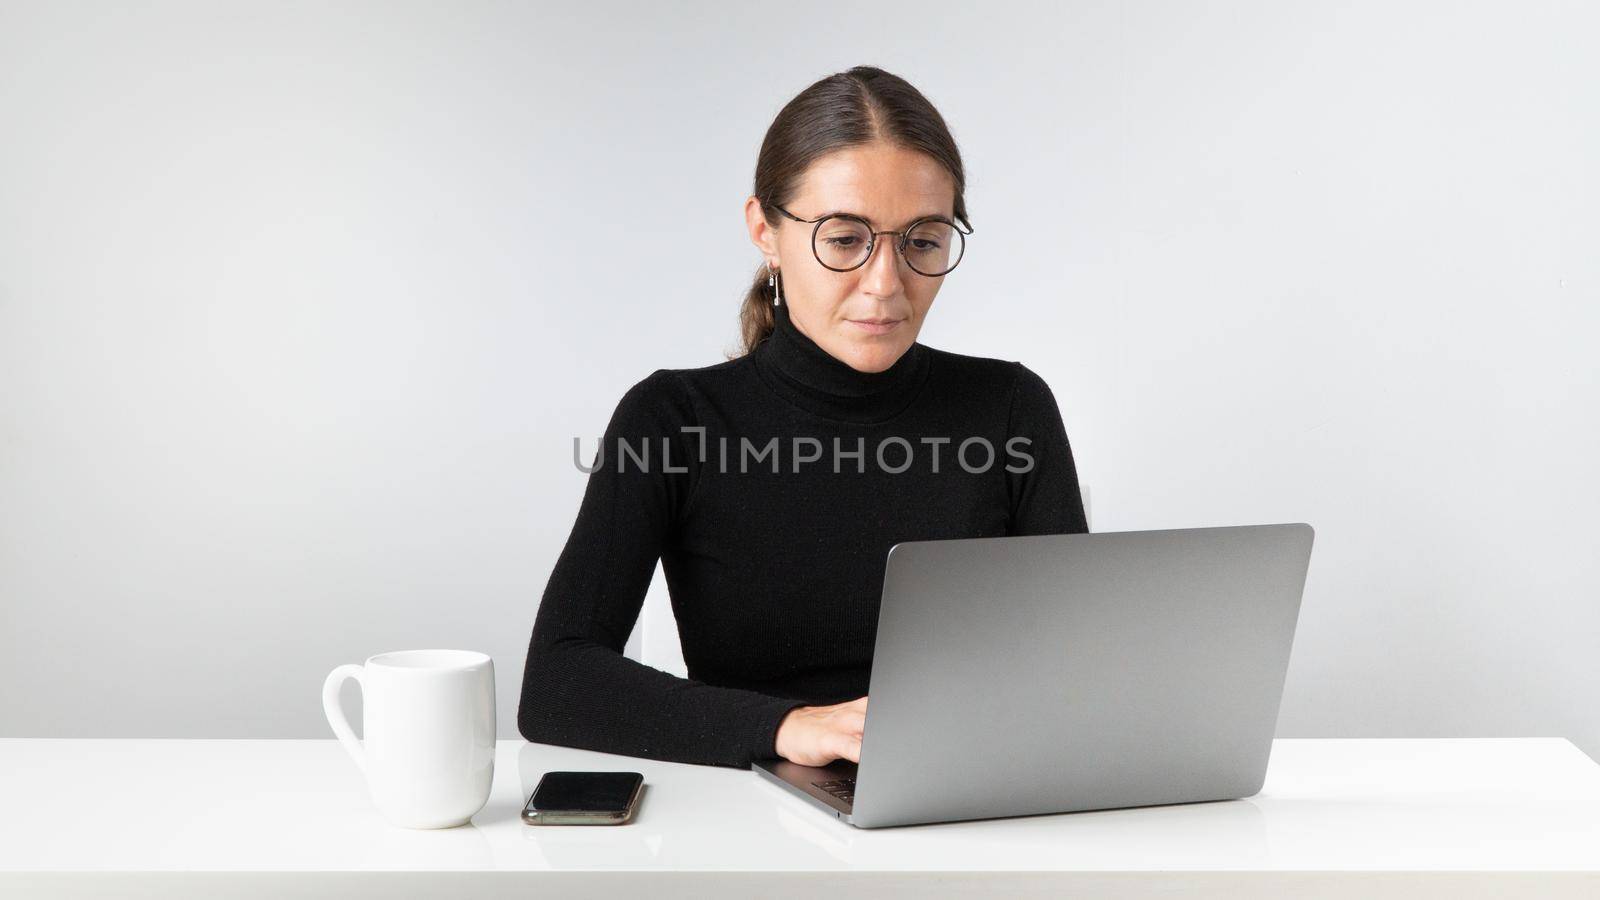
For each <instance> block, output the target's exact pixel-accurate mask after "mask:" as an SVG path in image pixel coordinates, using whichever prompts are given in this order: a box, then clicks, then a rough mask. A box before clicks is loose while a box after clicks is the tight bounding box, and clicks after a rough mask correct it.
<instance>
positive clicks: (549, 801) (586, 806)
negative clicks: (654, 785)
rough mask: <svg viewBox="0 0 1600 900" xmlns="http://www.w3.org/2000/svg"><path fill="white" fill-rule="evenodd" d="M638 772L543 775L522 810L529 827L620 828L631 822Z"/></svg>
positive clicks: (639, 780)
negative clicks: (618, 826) (612, 826)
mask: <svg viewBox="0 0 1600 900" xmlns="http://www.w3.org/2000/svg"><path fill="white" fill-rule="evenodd" d="M643 788H644V776H643V775H641V774H640V773H638V772H546V773H544V775H543V776H542V777H540V779H539V784H538V786H537V787H535V788H534V789H533V795H532V796H530V797H529V798H528V805H527V806H525V807H523V808H522V821H524V822H527V823H528V824H529V825H621V824H623V823H625V822H627V821H628V820H629V819H631V818H633V811H634V809H636V808H637V807H638V805H639V793H640V792H641V791H642V790H643Z"/></svg>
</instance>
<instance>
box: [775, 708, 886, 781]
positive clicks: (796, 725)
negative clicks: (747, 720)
mask: <svg viewBox="0 0 1600 900" xmlns="http://www.w3.org/2000/svg"><path fill="white" fill-rule="evenodd" d="M866 723H867V698H866V697H857V698H856V699H854V700H851V701H850V702H848V703H836V704H834V705H833V706H798V707H795V708H794V709H791V710H789V713H788V715H786V716H784V717H783V721H782V722H780V723H779V724H778V737H777V741H776V747H775V748H774V749H776V750H777V751H778V755H779V756H781V757H783V758H784V759H787V760H789V761H790V762H794V763H799V764H800V765H802V766H825V765H827V764H828V763H831V762H833V761H834V760H836V759H848V760H849V761H851V762H853V763H859V762H861V731H862V729H863V728H864V727H865V725H866Z"/></svg>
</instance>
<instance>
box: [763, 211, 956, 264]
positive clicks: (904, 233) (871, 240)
mask: <svg viewBox="0 0 1600 900" xmlns="http://www.w3.org/2000/svg"><path fill="white" fill-rule="evenodd" d="M770 205H771V206H772V208H773V209H775V210H777V211H778V212H781V213H783V214H784V215H785V216H788V217H789V218H791V219H793V220H794V221H796V222H799V223H801V224H803V225H812V226H813V227H812V229H811V255H812V257H814V258H815V259H816V261H817V264H818V265H820V266H822V267H823V268H824V269H827V270H828V271H830V272H854V271H855V270H857V269H859V268H861V267H862V266H864V265H866V264H867V261H868V260H870V259H872V253H873V251H874V250H877V249H878V235H880V234H894V235H899V238H898V239H897V240H896V241H895V242H894V249H895V252H896V253H898V254H900V258H901V259H903V260H905V263H906V268H908V269H910V270H911V271H913V272H916V273H917V274H918V275H921V276H922V277H923V278H943V277H944V276H946V275H949V274H950V273H951V272H954V271H955V270H956V266H959V265H961V260H963V259H965V258H966V256H967V239H966V236H967V235H969V234H971V233H972V232H973V228H972V225H971V224H970V223H969V224H968V225H967V228H966V230H965V231H962V230H961V226H960V225H958V224H956V223H955V222H952V221H951V220H950V219H948V218H946V217H945V216H944V215H932V216H923V217H921V218H919V219H916V220H914V221H912V223H911V224H910V225H907V226H906V227H904V228H902V229H900V230H899V231H873V230H872V223H871V222H868V221H867V218H866V216H858V215H856V214H855V213H847V212H833V213H828V214H827V215H825V216H821V217H819V218H815V219H802V218H800V217H799V216H797V215H795V214H794V213H792V212H789V211H788V210H787V209H784V208H783V207H781V206H779V205H778V204H776V203H772V204H770ZM829 219H852V220H854V221H857V222H860V223H861V224H863V225H865V226H867V234H868V237H867V252H866V255H865V256H863V257H861V262H858V263H856V264H855V265H853V266H851V267H850V268H848V269H835V268H834V267H833V266H830V265H828V264H827V263H825V262H823V261H822V256H821V255H820V254H818V253H817V232H819V231H821V230H822V223H823V222H826V221H827V220H829ZM923 222H943V223H944V224H946V225H949V226H950V227H951V228H953V229H955V230H956V232H957V233H958V234H960V235H961V236H962V237H961V255H960V256H959V257H956V266H951V267H950V268H948V269H945V270H944V271H943V272H940V273H939V274H937V275H929V274H928V273H926V272H923V271H919V270H918V269H917V267H916V266H913V265H912V264H911V260H910V259H908V258H907V257H906V241H907V240H909V239H910V235H911V229H913V228H916V227H917V226H918V225H921V224H922V223H923Z"/></svg>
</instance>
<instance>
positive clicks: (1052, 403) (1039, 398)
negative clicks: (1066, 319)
mask: <svg viewBox="0 0 1600 900" xmlns="http://www.w3.org/2000/svg"><path fill="white" fill-rule="evenodd" d="M1012 365H1014V366H1016V367H1017V380H1016V382H1015V384H1014V386H1013V388H1012V393H1011V424H1010V426H1009V427H1008V428H1007V431H1006V433H1007V435H1008V439H1007V446H1006V447H1004V448H1001V451H1000V453H999V458H1000V459H1002V460H1004V465H1005V466H1006V484H1007V487H1008V489H1009V491H1010V494H1011V526H1010V528H1009V529H1008V530H1007V534H1012V535H1019V534H1084V533H1087V532H1088V530H1089V523H1088V521H1087V520H1086V519H1085V518H1084V514H1083V494H1082V493H1081V492H1080V491H1079V489H1078V468H1077V464H1076V463H1074V462H1073V459H1072V445H1071V444H1070V443H1069V442H1068V441H1067V430H1066V427H1065V426H1064V425H1063V424H1062V422H1061V410H1060V409H1059V408H1058V407H1057V405H1056V398H1055V394H1053V393H1052V392H1051V390H1050V386H1049V385H1048V384H1046V383H1045V380H1044V379H1043V378H1040V377H1039V375H1038V374H1037V373H1035V372H1034V371H1033V370H1032V369H1029V368H1028V367H1027V366H1024V365H1023V364H1022V363H1019V362H1014V363H1012ZM1013 438H1018V440H1015V441H1013V440H1012V439H1013ZM1029 458H1031V460H1032V462H1031V468H1030V462H1029ZM1013 469H1018V470H1020V469H1027V471H1011V470H1013Z"/></svg>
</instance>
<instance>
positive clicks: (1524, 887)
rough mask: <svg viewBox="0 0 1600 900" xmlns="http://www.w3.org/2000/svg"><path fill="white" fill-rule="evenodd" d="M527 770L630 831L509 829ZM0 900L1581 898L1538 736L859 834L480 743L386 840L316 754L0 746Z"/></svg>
mask: <svg viewBox="0 0 1600 900" xmlns="http://www.w3.org/2000/svg"><path fill="white" fill-rule="evenodd" d="M549 769H615V770H632V771H639V772H643V773H644V775H645V781H646V784H647V785H648V787H647V788H646V789H645V793H644V797H643V800H642V801H641V805H640V808H639V813H638V816H637V818H636V820H635V821H634V823H632V824H629V825H623V826H611V827H583V826H565V827H558V826H541V827H534V826H528V825H524V824H523V823H522V821H521V819H520V818H519V815H518V814H519V812H520V810H521V808H522V803H523V801H524V799H525V798H526V797H527V796H528V794H529V792H530V791H531V790H532V787H533V784H534V783H535V782H536V781H537V779H538V777H539V776H540V774H542V773H543V772H545V771H546V770H549ZM0 809H3V813H4V814H3V824H0V896H3V897H6V898H11V897H17V898H25V897H27V898H31V897H51V896H89V895H96V896H108V895H116V896H121V897H160V898H167V897H172V896H202V895H203V896H230V897H242V896H248V897H280V896H290V895H293V896H297V897H298V896H315V895H320V896H338V897H384V898H394V897H407V896H450V897H455V896H459V897H466V896H472V897H516V898H518V900H529V898H546V897H548V898H555V897H561V898H567V897H613V896H635V897H644V898H647V900H672V898H696V900H698V898H702V897H716V896H727V897H741V898H742V897H778V896H797V897H798V896H818V897H830V898H831V897H846V896H856V897H942V896H991V897H998V896H1030V897H1060V896H1064V895H1066V894H1067V893H1068V892H1072V894H1073V896H1096V897H1162V898H1175V897H1230V898H1255V897H1263V898H1265V897H1312V898H1315V897H1334V896H1338V897H1402V896H1404V897H1450V898H1475V897H1505V896H1530V897H1531V896H1539V897H1586V898H1595V897H1600V766H1597V765H1596V764H1595V763H1594V762H1593V761H1591V760H1590V759H1589V758H1588V757H1587V756H1585V755H1584V754H1583V753H1582V752H1581V751H1579V750H1578V749H1577V748H1576V747H1574V746H1573V745H1572V744H1571V743H1569V742H1567V741H1566V740H1563V739H1560V738H1527V739H1455V740H1367V739H1360V740H1351V739H1343V740H1279V741H1277V742H1275V744H1274V747H1273V752H1272V761H1271V765H1270V768H1269V771H1268V775H1267V781H1266V785H1265V786H1264V787H1263V789H1262V791H1261V793H1260V794H1257V795H1256V796H1254V797H1251V798H1249V799H1245V800H1231V801H1223V802H1215V803H1199V804H1187V805H1182V806H1164V807H1144V808H1139V809H1125V810H1105V811H1098V812H1080V813H1066V814H1060V815H1050V816H1032V817H1027V818H1021V819H990V820H984V821H976V822H955V823H948V824H938V825H915V826H909V827H902V828H889V829H875V830H858V829H855V828H852V827H851V826H849V825H846V824H844V823H842V822H839V821H837V820H835V819H833V818H830V817H828V816H826V815H824V814H822V813H820V812H818V811H816V810H814V809H812V808H811V807H809V806H807V805H806V804H805V803H804V802H803V801H801V800H799V799H798V798H795V797H792V796H790V795H788V794H787V793H785V792H784V791H783V790H782V789H780V788H779V787H777V786H776V785H772V784H769V783H767V782H766V781H764V780H762V779H761V778H760V777H759V776H758V775H756V774H755V773H754V772H747V771H737V770H733V769H724V768H714V767H707V766H692V765H684V764H676V763H661V762H654V761H651V760H645V759H636V758H633V757H626V756H612V755H609V754H603V753H591V752H586V751H580V750H572V749H569V748H564V747H553V746H547V745H543V744H529V743H526V742H524V741H521V740H506V741H501V742H500V743H499V748H498V755H497V757H496V770H495V783H494V793H493V795H492V796H491V798H490V800H489V803H488V805H487V806H485V807H484V809H483V810H482V811H480V812H479V813H478V814H477V815H476V816H475V817H474V818H473V821H472V824H470V825H467V826H462V827H460V828H454V829H447V830H442V831H411V830H406V829H401V828H396V827H393V826H391V825H389V824H387V823H386V822H385V821H384V820H383V819H381V818H380V817H379V816H378V814H377V813H376V811H375V810H374V809H373V808H372V806H371V803H370V801H369V800H368V798H367V795H366V793H365V786H364V785H363V784H362V783H361V781H360V777H359V775H358V773H357V770H356V768H355V766H354V764H353V763H352V762H351V761H350V759H349V757H348V756H346V755H345V752H344V750H343V749H342V748H341V747H340V746H339V745H338V744H337V743H335V742H334V741H333V740H332V739H329V740H280V741H273V740H55V739H40V740H34V739H0Z"/></svg>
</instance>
